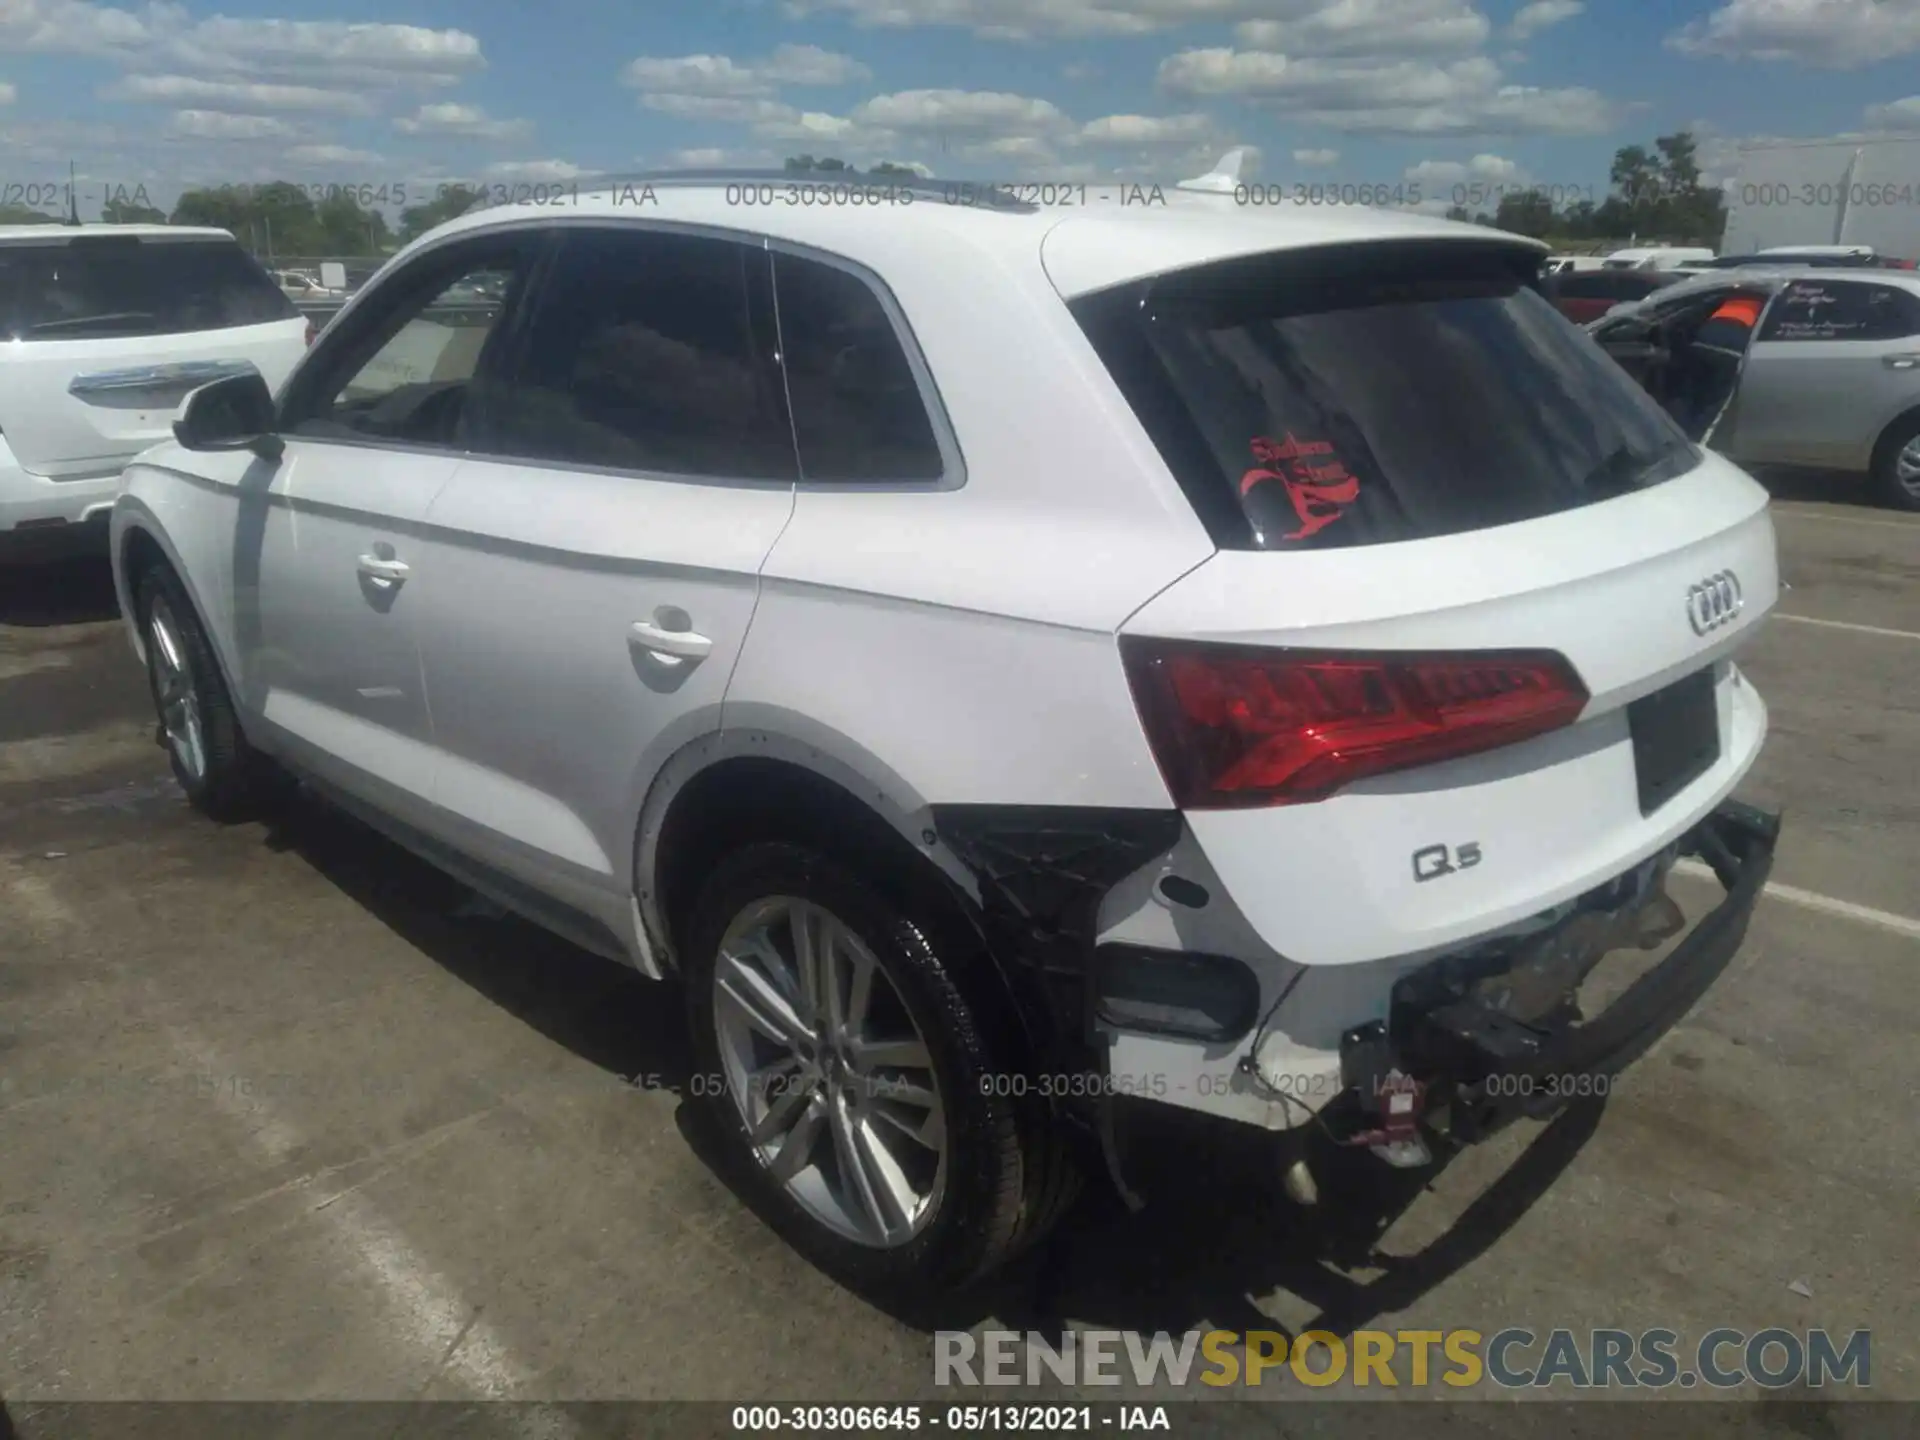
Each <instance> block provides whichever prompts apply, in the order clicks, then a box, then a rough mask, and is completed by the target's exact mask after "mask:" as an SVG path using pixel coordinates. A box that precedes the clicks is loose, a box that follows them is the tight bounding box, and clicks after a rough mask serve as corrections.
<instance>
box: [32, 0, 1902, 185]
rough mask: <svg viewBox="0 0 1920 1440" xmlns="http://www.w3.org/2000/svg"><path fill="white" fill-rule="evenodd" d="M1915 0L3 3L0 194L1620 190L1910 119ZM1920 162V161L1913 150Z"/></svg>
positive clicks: (1892, 128)
mask: <svg viewBox="0 0 1920 1440" xmlns="http://www.w3.org/2000/svg"><path fill="white" fill-rule="evenodd" d="M1917 55H1920V0H1721V3H1711V0H1709V3H1701V0H1661V3H1658V4H1653V3H1607V0H1588V3H1586V4H1584V5H1583V4H1581V3H1579V0H1532V3H1518V4H1517V3H1514V0H789V3H780V0H706V3H701V4H693V5H676V6H670V7H669V6H658V7H655V6H645V5H640V4H632V5H629V6H625V7H619V6H615V5H613V4H611V3H606V4H597V5H589V4H585V3H581V0H547V3H542V4H528V3H525V0H517V3H509V0H380V3H375V0H228V3H227V4H226V5H225V7H224V8H221V9H214V8H207V7H204V6H202V5H200V4H198V3H188V4H175V3H166V4H154V5H148V6H144V7H130V8H117V7H114V6H109V5H102V4H95V3H91V0H0V186H5V185H9V184H11V185H15V186H18V185H22V184H33V183H39V182H45V181H48V180H50V179H54V178H58V179H61V180H64V178H65V173H66V167H67V162H68V161H69V160H70V159H71V160H72V161H73V162H74V164H75V165H76V166H77V167H78V169H79V171H80V173H81V174H82V175H83V176H84V177H88V178H87V179H86V180H85V181H83V187H82V188H83V193H89V190H88V187H89V186H95V187H97V186H100V185H106V184H116V183H140V184H144V185H146V186H148V187H149V188H150V190H151V191H152V193H153V194H154V198H155V199H156V200H158V201H159V202H160V203H162V204H163V205H164V204H166V203H169V202H168V200H167V199H166V198H164V197H168V196H170V195H171V194H173V193H176V192H177V190H178V189H179V187H180V186H181V185H182V184H185V183H200V182H208V181H219V180H234V181H259V180H265V179H270V178H289V179H297V180H305V181H309V182H333V181H338V182H350V183H355V184H369V183H370V184H373V185H376V186H378V185H382V184H395V183H400V182H405V181H409V180H412V181H416V182H421V181H425V182H431V181H434V180H445V179H450V178H470V177H479V178H492V179H513V178H525V179H544V178H552V177H564V176H569V175H573V174H576V173H580V172H591V171H603V170H627V169H632V168H635V167H639V166H661V167H673V166H682V165H689V164H692V165H721V164H724V165H756V164H766V163H772V164H776V165H777V164H778V163H779V162H780V161H781V159H782V158H783V157H785V156H787V155H790V154H794V153H797V152H800V151H810V152H812V153H814V154H816V155H818V154H837V155H841V156H843V157H845V158H847V159H849V160H852V161H853V162H854V163H856V164H865V163H871V162H872V161H875V160H879V159H890V160H895V161H903V162H914V163H918V164H922V165H925V166H928V167H931V168H932V169H933V170H934V171H935V172H937V173H940V174H943V175H953V176H956V177H972V178H991V179H1007V180H1027V179H1033V180H1051V179H1071V178H1096V177H1104V176H1123V177H1124V176H1154V177H1158V178H1163V179H1177V178H1181V177H1182V176H1183V175H1186V174H1191V173H1193V172H1194V171H1195V169H1196V168H1200V169H1204V168H1205V164H1206V162H1207V161H1209V160H1211V159H1212V158H1213V157H1214V156H1215V155H1217V154H1218V153H1219V152H1220V151H1221V150H1223V149H1224V148H1226V147H1227V146H1229V145H1232V144H1240V143H1245V144H1251V145H1254V146H1257V147H1258V148H1259V150H1260V152H1261V156H1262V172H1261V174H1262V178H1263V179H1267V180H1282V181H1291V180H1295V179H1303V178H1308V179H1310V178H1318V179H1324V180H1333V181H1336V182H1393V181H1396V180H1400V179H1403V178H1406V177H1414V178H1420V177H1425V178H1426V179H1427V180H1428V181H1429V193H1432V192H1433V187H1434V186H1436V185H1438V186H1444V185H1445V184H1447V182H1449V181H1458V180H1460V179H1462V178H1471V177H1475V176H1478V177H1484V178H1486V179H1488V180H1492V181H1496V182H1502V183H1518V182H1525V181H1529V180H1531V181H1534V182H1538V183H1541V184H1545V185H1550V186H1563V187H1584V186H1589V185H1592V186H1598V187H1600V188H1602V189H1604V185H1605V180H1606V170H1607V164H1608V161H1609V159H1610V157H1611V155H1612V153H1613V151H1614V150H1615V149H1616V148H1617V147H1618V146H1620V145H1622V144H1627V143H1634V142H1645V141H1648V140H1650V139H1651V137H1652V136H1654V135H1655V134H1657V133H1660V132H1664V131H1668V130H1672V129H1676V128H1680V127H1692V128H1694V129H1695V131H1696V133H1699V134H1700V135H1701V136H1702V138H1703V142H1704V144H1705V155H1706V157H1707V159H1708V162H1709V166H1710V168H1718V169H1720V170H1722V171H1723V172H1724V170H1725V168H1726V167H1727V166H1729V165H1730V164H1731V156H1732V155H1733V153H1734V151H1735V147H1736V146H1737V145H1738V143H1740V142H1741V141H1743V140H1748V139H1752V138H1757V137H1816V136H1831V135H1835V134H1850V133H1859V132H1882V131H1910V132H1912V133H1914V134H1915V135H1916V136H1920V73H1916V68H1915V60H1916V56H1917ZM1915 153H1916V157H1917V158H1920V148H1916V152H1915Z"/></svg>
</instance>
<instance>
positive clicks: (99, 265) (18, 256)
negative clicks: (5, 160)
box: [0, 235, 300, 341]
mask: <svg viewBox="0 0 1920 1440" xmlns="http://www.w3.org/2000/svg"><path fill="white" fill-rule="evenodd" d="M299 313H300V312H299V311H297V310H296V309H295V308H294V306H293V302H292V301H291V300H289V299H288V298H287V297H286V296H285V295H283V294H282V293H281V292H280V287H279V286H277V285H275V284H274V283H273V279H272V277H271V276H269V275H268V274H267V272H266V271H265V270H264V269H263V268H262V267H261V266H260V264H259V263H258V262H257V261H255V260H254V259H253V258H252V257H251V256H249V255H248V254H247V253H246V251H244V250H242V249H241V248H240V247H239V245H237V244H235V243H234V242H233V241H231V240H214V239H202V238H192V239H175V238H172V237H169V236H154V235H75V236H71V237H69V238H66V239H64V240H59V239H53V238H49V239H48V240H42V239H40V237H38V236H35V237H34V238H33V239H32V240H30V241H27V242H24V243H22V242H13V243H6V244H0V337H4V338H6V339H9V340H24V341H35V340H97V339H112V338H116V337H121V336H133V335H185V334H192V333H195V332H199V331H206V330H227V329H232V328H235V327H237V326H245V325H265V324H269V323H271V322H273V321H277V320H294V319H297V318H299Z"/></svg>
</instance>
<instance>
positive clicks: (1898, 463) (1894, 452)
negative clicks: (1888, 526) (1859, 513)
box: [1873, 415, 1920, 511]
mask: <svg viewBox="0 0 1920 1440" xmlns="http://www.w3.org/2000/svg"><path fill="white" fill-rule="evenodd" d="M1873 492H1874V497H1875V498H1876V499H1877V500H1879V502H1880V503H1881V504H1882V505H1885V506H1887V507H1888V508H1890V509H1894V510H1910V511H1920V415H1909V416H1908V417H1907V418H1906V419H1904V420H1900V421H1897V422H1895V424H1894V425H1893V426H1892V427H1891V428H1890V429H1888V431H1887V433H1886V434H1884V435H1882V436H1881V437H1880V443H1879V444H1878V445H1876V446H1875V447H1874V451H1873Z"/></svg>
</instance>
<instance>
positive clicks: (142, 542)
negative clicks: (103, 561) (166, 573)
mask: <svg viewBox="0 0 1920 1440" xmlns="http://www.w3.org/2000/svg"><path fill="white" fill-rule="evenodd" d="M156 565H159V566H165V565H167V552H166V551H164V550H162V549H161V548H160V542H159V541H158V540H156V539H154V538H153V536H151V535H149V534H148V533H147V532H146V531H145V530H141V529H134V530H130V531H129V532H128V533H127V538H126V540H125V541H124V542H122V544H121V546H120V573H121V574H122V575H123V576H125V577H126V582H127V595H128V598H129V599H131V598H132V596H133V595H134V594H135V592H137V591H138V590H139V588H140V577H141V576H142V575H145V574H146V573H147V572H148V571H149V570H151V569H153V568H154V567H155V566H156ZM169 568H171V567H169Z"/></svg>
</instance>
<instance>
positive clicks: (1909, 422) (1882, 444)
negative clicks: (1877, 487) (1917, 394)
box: [1867, 405, 1920, 475]
mask: <svg viewBox="0 0 1920 1440" xmlns="http://www.w3.org/2000/svg"><path fill="white" fill-rule="evenodd" d="M1916 424H1920V405H1916V406H1914V407H1913V408H1912V409H1910V410H1903V411H1901V412H1900V413H1899V414H1898V415H1896V416H1894V417H1893V419H1891V420H1889V421H1888V422H1887V423H1886V425H1885V426H1884V427H1883V428H1882V429H1881V431H1880V434H1879V435H1878V436H1876V437H1875V439H1874V442H1873V455H1872V457H1871V458H1870V459H1869V460H1868V461H1867V465H1868V468H1869V470H1870V471H1871V472H1872V473H1874V474H1875V475H1877V474H1878V473H1879V470H1880V466H1881V464H1882V463H1883V462H1884V461H1885V460H1886V458H1887V449H1888V447H1889V446H1891V445H1892V444H1893V443H1894V442H1895V441H1896V440H1898V439H1900V438H1902V436H1903V435H1904V434H1906V433H1907V432H1910V431H1912V429H1913V427H1914V426H1915V425H1916Z"/></svg>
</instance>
